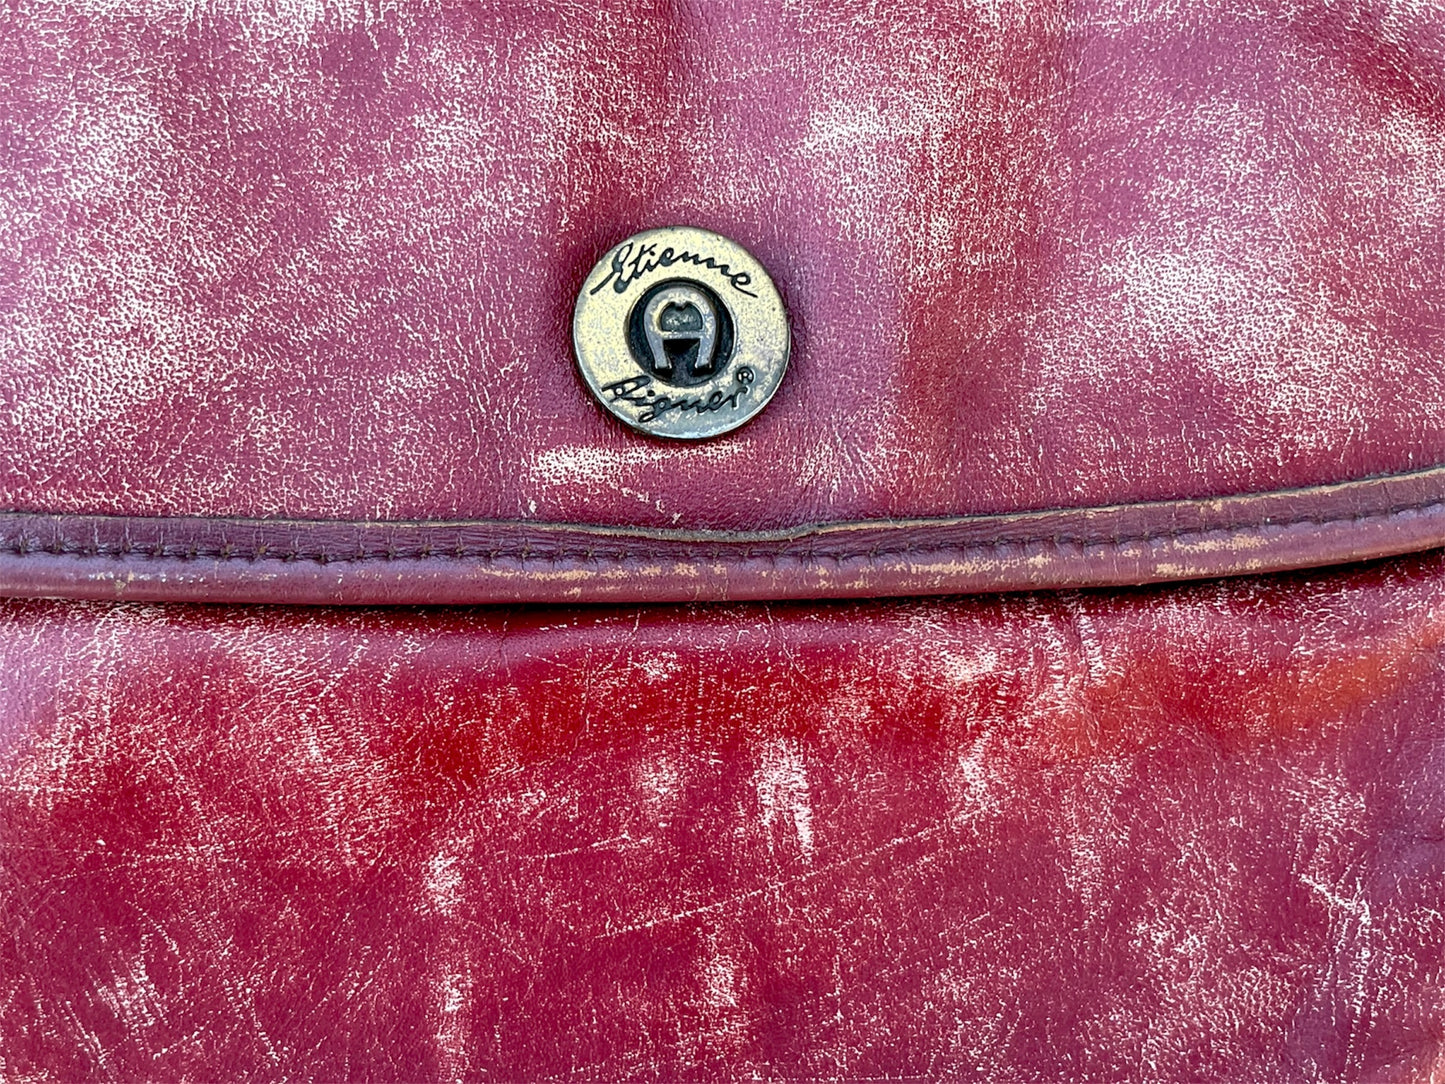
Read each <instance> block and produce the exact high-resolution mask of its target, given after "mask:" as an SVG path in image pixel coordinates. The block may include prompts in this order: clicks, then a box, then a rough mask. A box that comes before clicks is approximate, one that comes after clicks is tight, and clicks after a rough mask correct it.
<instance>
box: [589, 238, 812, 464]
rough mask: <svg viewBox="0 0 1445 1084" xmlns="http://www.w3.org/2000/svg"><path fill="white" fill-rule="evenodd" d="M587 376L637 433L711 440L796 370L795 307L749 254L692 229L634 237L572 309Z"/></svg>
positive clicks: (596, 271)
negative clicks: (791, 313)
mask: <svg viewBox="0 0 1445 1084" xmlns="http://www.w3.org/2000/svg"><path fill="white" fill-rule="evenodd" d="M572 345H573V348H574V349H575V350H576V352H577V365H578V367H579V368H580V369H581V370H582V379H583V380H585V381H586V382H587V386H588V387H589V388H591V389H592V393H593V394H594V395H595V396H597V399H598V401H599V402H601V403H602V405H603V406H605V407H606V408H607V409H608V410H610V411H611V412H612V413H613V414H615V415H616V416H617V417H618V418H621V419H622V420H623V421H624V422H626V423H627V424H628V425H630V426H632V427H633V428H634V429H638V430H641V431H642V432H644V433H650V434H652V435H653V436H657V437H673V438H677V439H679V440H702V439H704V438H706V437H716V436H719V435H721V434H723V433H727V432H730V431H731V430H733V429H736V428H737V427H738V426H740V425H742V424H743V423H744V422H746V421H748V420H749V419H750V418H752V417H753V416H754V415H756V414H757V413H758V411H760V410H762V409H763V407H765V406H767V404H768V400H769V399H771V398H772V397H773V393H774V392H775V391H777V390H778V385H779V384H780V383H782V380H783V373H784V371H785V370H786V369H787V367H788V352H789V349H790V345H791V336H790V334H789V331H788V314H787V313H786V312H785V311H784V309H783V299H782V298H781V297H780V296H779V295H778V291H777V288H776V287H775V286H774V285H773V280H772V279H770V278H769V277H768V273H767V272H766V271H764V270H763V267H762V265H761V264H760V263H758V261H757V260H755V259H753V257H752V256H751V255H749V254H748V252H747V250H746V249H744V248H743V247H742V246H741V245H739V244H736V243H735V242H733V241H729V240H728V239H727V238H726V237H721V236H719V235H718V234H715V233H711V232H709V231H708V230H700V229H694V228H693V227H691V226H668V227H665V228H663V229H657V230H646V231H644V232H642V233H638V234H634V235H633V236H631V237H629V238H628V239H627V240H625V241H623V242H622V243H621V244H619V245H617V246H616V247H615V248H613V249H612V250H611V251H610V252H608V253H607V254H606V255H605V256H603V257H602V259H601V260H599V261H598V262H597V266H596V267H594V268H593V269H592V271H591V273H590V274H589V275H588V276H587V280H586V281H585V282H584V283H583V284H582V290H581V292H580V293H579V294H578V295H577V306H576V308H575V309H574V310H573V313H572Z"/></svg>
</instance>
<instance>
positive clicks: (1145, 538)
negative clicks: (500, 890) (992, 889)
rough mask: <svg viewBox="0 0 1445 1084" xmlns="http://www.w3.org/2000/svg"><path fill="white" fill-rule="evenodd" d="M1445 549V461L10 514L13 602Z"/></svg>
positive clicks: (339, 599)
mask: <svg viewBox="0 0 1445 1084" xmlns="http://www.w3.org/2000/svg"><path fill="white" fill-rule="evenodd" d="M1438 546H1445V467H1435V468H1430V469H1428V470H1423V471H1417V472H1413V473H1410V474H1399V475H1391V476H1388V477H1381V478H1370V479H1364V480H1360V481H1354V482H1346V483H1342V484H1337V485H1327V486H1314V487H1309V488H1304V489H1292V490H1280V491H1275V492H1271V493H1260V494H1248V495H1243V496H1234V497H1223V498H1215V499H1209V500H1178V501H1157V502H1147V503H1138V504H1125V505H1110V506H1102V507H1093V508H1072V509H1056V510H1050V511H1040V512H1025V513H1014V514H1006V515H982V516H961V517H940V518H932V519H900V520H865V521H856V522H845V523H829V524H818V525H807V526H799V527H793V528H786V529H780V530H772V531H752V532H730V531H707V530H667V529H650V528H626V527H616V526H588V525H581V524H565V523H526V522H516V521H499V520H467V521H447V522H442V521H433V522H425V521H422V522H384V523H374V522H349V521H325V520H257V519H225V518H199V517H121V516H98V515H74V516H72V515H53V514H46V513H35V512H4V513H0V595H10V596H19V597H60V598H80V599H85V598H89V599H97V598H109V599H115V598H122V599H136V600H150V601H189V602H197V601H199V602H247V603H251V602H274V603H315V604H357V605H362V604H365V605H375V604H405V605H414V604H428V603H446V604H461V603H503V602H506V603H521V602H536V603H546V602H678V601H704V600H706V601H722V600H740V599H787V598H828V597H838V598H845V597H848V598H857V597H882V596H898V595H920V594H953V593H969V592H985V591H989V592H991V591H1015V590H1037V589H1047V588H1081V587H1097V586H1119V585H1128V584H1144V583H1158V582H1167V581H1172V580H1189V579H1198V578H1201V577H1211V576H1230V575H1242V574H1249V573H1261V572H1273V571H1282V570H1285V569H1293V568H1306V567H1319V566H1324V565H1331V564H1337V563H1342V562H1349V561H1359V560H1365V559H1370V558H1375V557H1385V556H1392V555H1398V554H1403V553H1410V552H1415V551H1419V550H1425V549H1431V548H1434V547H1438Z"/></svg>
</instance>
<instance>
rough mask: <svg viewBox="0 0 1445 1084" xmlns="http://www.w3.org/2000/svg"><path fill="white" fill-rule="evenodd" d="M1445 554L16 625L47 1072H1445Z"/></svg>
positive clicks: (31, 954) (16, 951)
mask: <svg viewBox="0 0 1445 1084" xmlns="http://www.w3.org/2000/svg"><path fill="white" fill-rule="evenodd" d="M1442 642H1445V565H1442V559H1441V558H1440V557H1439V556H1431V557H1427V558H1423V559H1421V558H1406V559H1398V560H1395V561H1391V562H1388V563H1383V564H1377V565H1375V566H1371V567H1369V568H1363V569H1352V570H1348V571H1332V572H1327V573H1322V572H1315V573H1309V574H1305V573H1299V574H1292V575H1288V576H1281V577H1274V578H1269V579H1242V580H1235V581H1224V582H1218V583H1209V584H1195V585H1184V586H1174V587H1170V588H1151V589H1140V590H1134V591H1111V592H1085V593H1073V594H1060V595H1039V596H1012V597H999V598H978V599H973V600H961V601H960V600H936V601H919V600H913V601H907V602H894V603H876V602H875V603H838V604H831V605H819V604H810V605H807V606H792V605H774V606H764V605H753V606H730V607H654V608H647V607H644V608H623V609H601V608H598V609H590V610H559V609H548V608H540V609H529V610H523V611H508V610H504V609H481V610H475V609H474V610H416V611H413V610H398V609H394V610H337V609H320V608H297V609H289V610H288V609H277V608H273V607H218V606H200V607H180V606H147V605H114V604H102V603H54V602H24V601H16V602H8V603H5V604H3V606H0V668H3V672H4V673H5V674H6V675H7V679H6V681H5V682H3V683H0V863H3V865H0V870H3V873H0V886H3V891H0V916H3V918H4V921H5V927H6V928H7V929H8V930H10V931H11V932H12V936H8V937H5V938H3V939H0V1004H4V1005H5V1006H6V1010H5V1013H4V1016H3V1019H4V1027H3V1028H0V1066H3V1068H4V1072H5V1075H6V1076H9V1077H16V1078H19V1079H29V1078H36V1077H44V1076H47V1075H50V1076H59V1077H63V1078H66V1079H81V1078H87V1077H100V1078H105V1079H136V1078H155V1077H165V1078H168V1079H234V1078H236V1077H245V1076H265V1077H268V1078H279V1077H297V1078H308V1079H318V1078H326V1079H343V1078H345V1079H359V1078H373V1079H375V1078H387V1079H403V1078H404V1079H486V1078H488V1077H493V1076H495V1077H504V1078H508V1079H549V1078H588V1079H595V1078H604V1077H605V1078H609V1079H611V1078H617V1077H624V1076H625V1077H631V1078H640V1079H659V1080H675V1079H679V1078H696V1077H699V1076H710V1077H711V1076H722V1077H725V1078H728V1079H739V1078H747V1077H751V1076H754V1075H757V1076H764V1077H767V1078H770V1079H802V1078H807V1079H819V1078H822V1079H840V1078H845V1079H846V1078H852V1079H856V1078H878V1077H894V1078H897V1077H906V1078H917V1077H932V1078H936V1077H939V1076H969V1075H978V1076H983V1077H987V1078H989V1079H1035V1080H1037V1079H1045V1080H1099V1081H1103V1080H1120V1079H1162V1080H1197V1079H1229V1080H1239V1079H1249V1080H1261V1079H1269V1080H1281V1081H1307V1080H1329V1081H1370V1082H1375V1084H1379V1082H1382V1081H1401V1082H1403V1081H1411V1080H1414V1081H1423V1080H1428V1079H1430V1076H1431V1074H1432V1073H1438V1072H1439V1069H1440V1065H1441V1057H1442V1054H1441V1052H1442V1050H1445V1045H1442V1033H1441V1018H1440V1012H1439V999H1440V991H1441V989H1442V982H1445V980H1442V974H1441V960H1442V959H1445V923H1442V920H1441V917H1440V916H1441V915H1442V914H1445V867H1442V862H1445V851H1442V846H1441V825H1442V823H1445V804H1442V795H1445V786H1442V777H1441V773H1442V770H1445V738H1442V735H1445V728H1442V717H1441V710H1442V709H1441V705H1442V704H1445V666H1442V655H1441V651H1442Z"/></svg>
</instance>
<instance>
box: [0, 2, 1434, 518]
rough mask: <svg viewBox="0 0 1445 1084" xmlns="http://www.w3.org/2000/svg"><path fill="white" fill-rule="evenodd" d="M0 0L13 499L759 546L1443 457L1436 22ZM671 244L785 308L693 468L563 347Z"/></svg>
mask: <svg viewBox="0 0 1445 1084" xmlns="http://www.w3.org/2000/svg"><path fill="white" fill-rule="evenodd" d="M9 12H10V13H9V14H8V16H7V18H6V19H5V21H4V25H3V27H0V129H3V131H4V143H3V152H0V153H3V154H4V161H5V162H6V164H7V169H6V177H5V184H4V186H3V189H0V216H3V218H0V221H3V222H4V223H5V226H4V230H3V246H4V247H3V255H0V258H3V259H4V261H5V268H6V270H5V274H4V276H3V281H4V287H3V290H4V294H3V297H4V307H3V312H4V315H3V318H0V357H3V359H4V364H3V367H0V417H3V419H4V424H3V425H0V507H3V508H11V509H15V510H18V511H29V512H42V513H95V514H118V515H142V516H144V515H151V516H179V515H190V516H238V517H255V518H278V517H279V518H286V519H319V520H357V521H374V520H381V521H388V520H438V519H440V520H456V519H462V520H465V519H500V520H514V521H524V522H525V521H540V522H565V523H582V524H602V525H621V526H627V527H636V526H647V527H657V528H670V527H680V528H712V529H724V530H752V529H764V528H778V527H790V526H795V525H798V524H805V523H827V522H834V521H852V520H871V519H880V518H899V517H901V518H907V517H919V516H957V515H969V514H982V513H1010V512H1019V511H1032V510H1039V509H1052V508H1066V507H1084V506H1098V505H1109V504H1118V503H1129V502H1135V501H1148V500H1161V499H1174V498H1212V497H1220V496H1226V495H1232V494H1239V493H1248V492H1256V491H1271V490H1278V489H1288V488H1293V487H1300V486H1308V485H1315V484H1324V483H1336V482H1347V481H1351V480H1355V479H1359V478H1364V477H1370V476H1375V475H1388V474H1395V473H1401V472H1407V471H1411V470H1416V469H1420V468H1426V467H1434V466H1437V465H1440V464H1445V407H1442V404H1445V377H1442V368H1441V357H1442V337H1445V324H1442V304H1445V281H1442V276H1445V271H1442V268H1445V231H1442V221H1445V200H1442V198H1441V192H1442V189H1445V137H1442V134H1441V130H1440V116H1441V108H1442V104H1441V91H1442V83H1441V80H1442V75H1445V69H1442V65H1445V36H1442V26H1445V19H1442V16H1441V14H1440V11H1439V9H1438V8H1437V7H1435V6H1434V5H1431V4H1407V3H1386V2H1380V3H1365V2H1355V0H1350V2H1344V3H1294V2H1273V0H1271V2H1265V3H1257V2H1254V0H1251V2H1250V3H1227V2H1204V0H1198V2H1192V3H1187V4H1175V3H1138V2H1134V0H1130V2H1128V3H1114V2H1109V0H1088V2H1073V3H1060V2H1039V3H1012V2H1009V0H998V2H992V0H990V2H979V3H965V4H956V5H955V4H938V5H926V4H910V3H904V4H890V5H888V6H887V7H886V8H885V7H882V6H878V5H874V4H870V3H861V2H859V3H827V4H806V3H781V2H778V3H764V2H737V3H712V2H709V3H701V4H696V5H691V4H689V5H678V6H674V5H663V4H656V5H649V4H641V3H639V4H625V3H615V2H611V0H601V2H597V3H587V4H576V5H571V4H568V5H560V4H559V5H547V6H536V5H532V4H506V3H496V4H466V3H447V4H439V5H433V4H426V3H398V4H389V3H388V4H370V3H361V2H359V0H357V2H350V0H348V2H345V3H340V4H337V5H323V4H320V3H314V4H313V3H307V2H301V0H298V2H295V3H291V2H286V3H281V2H276V3H263V2H256V3H249V2H247V3H241V2H239V0H237V2H235V3H232V2H230V0H220V2H216V3H206V4H192V3H189V2H182V0H144V2H142V3H139V4H134V5H133V4H129V3H118V2H110V0H80V2H76V3H70V4H53V3H26V2H18V3H15V4H12V5H11V6H10V8H9ZM672 223H685V224H692V225H697V226H702V227H706V228H709V229H713V230H716V231H718V232H720V233H722V234H724V235H726V236H728V237H731V238H733V239H735V240H736V241H738V242H740V243H741V244H743V245H744V246H745V247H747V248H748V249H749V250H750V251H751V252H753V253H754V255H756V256H757V257H758V258H759V259H760V260H761V261H762V263H763V264H764V266H766V267H767V268H768V269H769V272H770V273H771V275H772V277H773V278H774V280H775V281H776V282H777V284H778V286H779V288H780V290H781V291H782V293H783V296H784V298H785V301H786V303H787V305H788V307H789V309H790V312H791V315H792V322H793V329H794V332H795V352H794V358H793V362H792V368H791V371H790V373H789V375H788V377H787V379H786V382H785V383H784V385H783V387H782V389H781V390H780V391H779V393H778V395H777V397H776V399H775V400H774V402H773V403H772V404H771V405H770V406H769V407H768V409H767V410H766V411H765V412H764V413H763V414H762V415H761V416H760V417H758V418H757V419H756V420H755V421H753V422H752V423H750V424H749V425H747V426H745V427H744V428H743V429H742V430H740V431H738V432H737V433H736V434H734V435H731V436H729V437H727V438H724V439H721V440H717V441H712V442H709V443H706V444H703V445H701V446H691V445H676V444H669V443H663V442H657V441H653V440H648V439H645V438H640V437H639V436H637V435H636V434H634V433H633V432H631V431H630V430H627V429H626V428H625V427H623V426H622V425H620V424H619V423H616V422H614V421H613V420H612V419H610V418H609V417H608V416H607V415H606V414H605V412H604V411H602V410H601V409H600V408H599V407H598V406H597V404H596V403H594V402H593V401H592V400H591V399H590V397H589V395H588V393H587V392H586V390H585V389H584V388H583V386H582V384H581V382H580V380H579V379H578V378H577V376H576V374H575V372H574V363H573V361H572V358H571V353H570V340H569V327H570V317H571V308H572V303H573V300H574V298H575V296H576V291H577V288H578V286H579V285H580V283H581V280H582V276H583V275H584V274H585V273H586V271H587V270H588V269H589V268H590V267H591V266H592V264H593V262H594V261H596V260H597V259H598V258H599V257H601V256H602V255H603V254H604V253H605V252H606V251H607V249H608V248H609V247H610V246H612V245H614V244H616V243H617V242H619V241H621V240H622V239H623V238H625V237H627V236H628V235H629V234H631V233H633V232H635V231H637V230H639V229H643V228H648V227H652V226H659V225H668V224H672Z"/></svg>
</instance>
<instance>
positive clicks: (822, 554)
mask: <svg viewBox="0 0 1445 1084" xmlns="http://www.w3.org/2000/svg"><path fill="white" fill-rule="evenodd" d="M1440 511H1445V500H1440V499H1437V500H1431V501H1422V502H1418V503H1415V504H1407V505H1402V506H1400V507H1397V508H1392V509H1389V510H1388V511H1383V512H1358V513H1354V514H1351V515H1344V516H1326V517H1321V516H1296V517H1293V518H1290V519H1285V520H1273V521H1271V520H1265V521H1263V522H1260V523H1251V524H1245V525H1234V526H1220V527H1190V528H1180V529H1175V530H1169V531H1156V532H1153V533H1148V534H1134V535H1120V536H1108V535H1096V536H1070V535H1064V534H1043V535H1034V536H1024V537H1020V538H1012V539H1010V538H994V539H981V540H979V541H976V542H963V543H951V544H935V545H928V544H926V543H925V544H919V543H915V542H909V543H907V544H905V545H904V546H903V548H901V549H880V548H878V547H876V546H874V547H871V548H869V549H866V550H864V549H859V550H838V551H830V550H814V549H808V550H806V551H802V552H796V551H794V552H790V551H789V549H788V547H789V546H790V545H795V544H796V543H780V544H778V545H779V547H780V548H779V549H778V550H776V551H772V552H766V553H758V552H757V547H758V545H759V543H757V542H752V541H741V540H740V541H739V542H736V543H731V544H729V543H726V542H714V543H710V544H709V546H708V548H707V550H706V551H705V550H703V548H702V547H698V548H697V549H695V550H694V551H692V552H689V551H688V550H683V551H682V552H680V553H678V554H675V555H673V554H637V553H628V552H626V551H617V552H615V553H613V554H603V555H599V554H598V553H597V551H596V547H595V546H588V547H579V548H576V549H567V548H565V547H564V548H563V549H560V550H559V551H557V552H555V553H539V552H538V551H537V550H536V548H535V545H534V540H527V541H524V542H523V543H522V545H521V547H520V548H519V549H516V550H508V549H496V548H489V547H486V546H479V547H477V548H476V549H475V550H474V551H469V550H467V548H466V547H465V546H464V544H463V543H462V542H461V540H460V539H458V541H457V543H456V545H455V547H452V548H448V547H445V546H438V545H436V544H435V543H434V542H433V541H431V540H427V541H424V542H422V543H421V544H420V545H418V546H417V547H415V548H414V549H413V550H410V551H408V550H402V549H399V548H398V547H397V546H396V544H395V543H394V542H393V541H379V542H378V547H379V548H378V549H377V550H374V551H372V552H367V551H366V550H365V549H364V544H363V543H362V542H361V541H359V540H358V543H357V547H358V548H357V550H356V551H355V552H354V553H353V554H350V555H347V554H338V553H332V552H329V551H327V550H326V549H325V548H319V549H316V550H311V551H307V550H303V549H302V548H300V547H292V548H290V549H286V550H277V549H274V548H273V547H272V546H271V545H270V544H269V543H266V542H262V543H258V544H257V545H255V546H253V547H248V548H238V547H236V546H235V545H234V544H233V543H232V542H231V541H229V540H228V539H225V538H224V537H223V538H222V541H221V544H220V545H219V546H215V547H207V548H205V549H202V548H200V547H199V546H197V545H196V544H195V543H194V542H180V543H175V544H174V545H175V546H177V547H180V552H177V551H176V550H173V549H170V548H168V546H167V543H166V542H165V541H164V540H157V541H155V542H148V543H141V544H137V543H136V542H135V541H134V539H132V538H131V537H130V527H129V525H128V524H127V525H126V526H125V528H124V532H123V537H122V539H121V540H120V541H119V542H117V543H111V544H102V543H101V542H100V540H99V538H98V537H96V536H95V533H94V531H92V538H93V541H92V543H91V544H90V545H89V546H86V545H84V544H77V543H75V542H74V541H73V540H71V539H67V538H65V537H63V536H61V537H57V538H55V539H54V540H53V541H51V542H50V543H48V544H47V543H45V542H43V541H41V540H40V539H37V538H28V537H26V535H25V534H24V533H23V532H21V533H20V534H17V535H16V536H14V537H13V538H4V539H0V547H3V548H4V549H6V550H8V551H9V554H8V555H9V556H14V557H27V556H35V555H39V554H44V555H47V556H51V557H68V558H87V557H126V556H134V555H135V554H137V553H138V554H140V555H141V556H142V557H143V558H144V559H145V560H148V561H194V560H197V559H199V558H203V557H204V558H206V559H209V560H216V561H239V560H245V561H264V560H273V561H283V562H294V561H300V560H306V561H312V562H315V563H316V564H319V565H322V566H323V567H324V566H326V565H328V564H332V563H343V564H353V565H354V564H375V563H382V562H385V563H390V562H393V561H406V560H437V561H448V562H452V561H479V562H484V563H491V562H496V561H500V560H509V561H517V562H520V563H522V564H526V563H528V562H535V561H546V562H548V563H549V564H551V565H553V566H554V567H555V566H556V565H558V564H560V563H563V562H567V561H581V562H587V563H599V562H611V563H614V564H627V563H629V562H634V563H638V562H649V561H658V560H662V561H667V560H673V561H689V560H690V561H696V562H723V563H726V564H746V563H751V562H757V561H765V562H767V563H769V564H772V565H777V564H778V563H779V562H781V561H785V560H796V561H800V562H801V563H804V564H817V563H820V562H822V561H834V562H837V563H839V564H841V563H843V562H845V561H856V560H863V561H865V562H867V563H870V564H871V563H876V562H877V561H878V560H880V559H883V558H890V557H902V558H905V559H912V558H916V557H918V556H920V555H937V554H965V553H969V552H978V551H997V550H1001V549H1005V548H1012V549H1018V550H1027V549H1028V548H1029V547H1031V546H1051V547H1053V548H1055V549H1057V548H1060V547H1062V546H1066V545H1068V546H1078V547H1080V548H1082V549H1089V548H1092V547H1099V546H1102V547H1105V548H1106V549H1109V550H1113V551H1118V550H1121V549H1124V548H1125V547H1127V546H1132V545H1138V544H1153V543H1158V542H1179V541H1180V540H1183V539H1187V538H1203V537H1208V536H1224V537H1226V538H1242V537H1253V536H1258V535H1261V534H1264V533H1266V532H1268V531H1271V530H1274V531H1284V530H1288V529H1289V528H1291V527H1298V526H1303V525H1305V524H1313V525H1315V526H1318V527H1331V526H1337V525H1341V524H1359V523H1366V522H1369V521H1372V520H1376V521H1386V522H1388V521H1390V520H1394V519H1401V518H1405V517H1408V516H1411V515H1417V514H1431V513H1435V512H1440ZM328 526H331V527H333V528H334V527H335V526H336V525H328ZM447 529H450V530H455V529H456V528H455V527H450V528H447ZM912 529H914V530H916V529H917V528H912ZM737 550H741V551H742V552H741V553H739V552H737Z"/></svg>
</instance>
